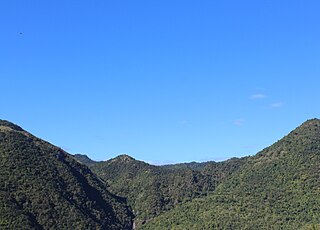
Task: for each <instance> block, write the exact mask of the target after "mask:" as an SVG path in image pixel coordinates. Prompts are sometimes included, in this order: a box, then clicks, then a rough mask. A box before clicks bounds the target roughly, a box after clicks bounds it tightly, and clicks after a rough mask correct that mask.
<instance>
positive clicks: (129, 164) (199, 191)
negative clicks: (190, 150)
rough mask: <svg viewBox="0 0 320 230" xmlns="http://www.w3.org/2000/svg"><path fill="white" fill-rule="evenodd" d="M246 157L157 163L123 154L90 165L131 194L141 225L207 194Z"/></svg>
mask: <svg viewBox="0 0 320 230" xmlns="http://www.w3.org/2000/svg"><path fill="white" fill-rule="evenodd" d="M74 157H75V158H76V159H77V160H79V161H82V160H83V159H86V158H84V157H83V156H81V157H79V155H75V156H74ZM245 161H246V158H242V159H238V158H234V159H231V160H229V161H226V162H218V163H217V162H206V163H187V164H177V165H165V166H154V165H150V164H147V163H145V162H143V161H138V160H135V159H134V158H132V157H130V156H128V155H120V156H118V157H116V158H113V159H111V160H108V161H101V162H96V163H94V164H91V165H88V166H89V167H90V168H91V169H92V171H93V172H95V173H96V174H97V175H99V176H100V177H101V178H102V179H103V180H104V181H106V183H107V184H108V185H109V186H110V187H109V189H110V191H112V192H113V193H115V194H117V195H119V196H123V197H127V198H128V203H129V204H130V205H131V206H132V208H133V210H134V213H135V216H136V219H135V223H136V226H140V225H141V224H144V223H145V222H147V221H149V220H150V219H152V218H154V217H156V216H158V215H160V214H161V213H163V212H166V211H168V210H170V209H172V208H174V207H175V206H176V205H177V204H180V203H185V202H187V201H190V200H192V199H194V198H197V197H203V196H206V195H207V194H208V193H210V192H212V191H214V190H215V188H216V186H217V185H218V184H219V183H220V182H221V181H223V180H224V179H226V178H228V177H229V176H230V175H231V174H232V173H233V172H235V171H236V170H237V169H238V168H239V167H240V166H241V165H242V164H243V163H244V162H245ZM86 162H87V160H85V161H83V163H85V164H86Z"/></svg>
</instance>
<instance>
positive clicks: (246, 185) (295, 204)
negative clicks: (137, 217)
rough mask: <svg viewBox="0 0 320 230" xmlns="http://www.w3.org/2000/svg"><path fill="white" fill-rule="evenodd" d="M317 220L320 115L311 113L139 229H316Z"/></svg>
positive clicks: (319, 211)
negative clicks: (212, 186)
mask: <svg viewBox="0 0 320 230" xmlns="http://www.w3.org/2000/svg"><path fill="white" fill-rule="evenodd" d="M319 223H320V121H319V120H317V119H313V120H309V121H307V122H305V123H304V124H302V125H301V126H300V127H298V128H297V129H295V130H294V131H292V132H291V133H290V134H289V135H287V136H286V137H284V138H283V139H281V140H280V141H278V142H277V143H275V144H273V145H272V146H270V147H269V148H266V149H264V150H263V151H261V152H259V153H258V154H257V155H256V156H254V157H251V158H248V160H247V162H246V163H245V164H244V165H243V166H242V167H241V168H240V169H239V170H238V171H236V172H235V173H234V174H232V175H231V177H230V178H229V179H228V180H224V181H223V182H222V183H221V184H220V185H219V186H218V187H217V189H216V190H215V191H214V193H212V194H211V195H209V196H208V197H206V198H202V199H195V200H193V201H191V202H188V203H185V204H182V205H179V206H178V207H176V208H175V209H173V210H171V211H169V212H166V213H164V214H162V215H160V216H159V217H156V218H155V219H153V220H151V221H150V222H148V223H147V224H146V225H144V226H142V227H141V229H152V230H154V229H316V228H319V227H320V226H319V225H318V224H319Z"/></svg>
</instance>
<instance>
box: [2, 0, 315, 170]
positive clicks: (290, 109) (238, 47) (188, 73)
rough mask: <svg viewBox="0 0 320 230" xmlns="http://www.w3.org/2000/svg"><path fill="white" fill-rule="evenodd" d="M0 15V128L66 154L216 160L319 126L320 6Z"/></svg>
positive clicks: (99, 7) (113, 5)
mask: <svg viewBox="0 0 320 230" xmlns="http://www.w3.org/2000/svg"><path fill="white" fill-rule="evenodd" d="M0 6H1V7H0V28H1V36H0V50H1V55H0V76H1V77H0V80H1V83H2V86H3V87H2V91H1V92H2V97H1V99H0V100H1V105H2V107H1V110H0V119H6V120H9V121H11V122H14V123H16V124H18V125H20V126H21V127H22V128H24V129H26V130H27V131H29V132H31V133H33V134H34V135H36V136H38V137H40V138H42V139H44V140H47V141H49V142H51V143H53V144H54V145H57V146H59V147H61V148H63V149H65V150H66V151H67V152H70V153H72V154H75V153H80V154H86V155H88V156H89V157H90V158H92V159H94V160H107V159H110V158H112V157H115V156H117V155H119V154H123V153H125V154H128V155H130V156H132V157H134V158H136V159H139V160H144V161H147V162H150V163H154V164H163V163H178V162H190V161H207V160H215V161H220V160H225V159H227V158H230V157H241V156H247V155H254V154H256V153H257V152H258V151H260V150H262V149H263V148H265V147H268V146H269V145H270V144H272V143H274V142H275V141H277V140H279V139H280V138H282V137H283V136H284V135H286V134H288V133H289V132H290V131H291V130H293V129H294V128H296V127H297V126H299V125H300V124H301V123H303V122H304V121H306V120H307V119H312V118H317V117H318V118H319V109H318V108H317V103H318V98H320V92H319V89H318V85H319V84H320V78H319V76H320V75H319V74H320V66H319V61H320V46H319V41H320V32H319V29H317V27H318V24H319V22H320V15H319V14H318V9H319V7H320V2H318V1H308V2H302V1H259V2H256V1H244V2H237V1H228V2H222V1H216V2H212V1H202V2H200V3H192V2H189V1H187V2H186V1H174V2H172V1H171V2H170V1H162V2H158V3H155V2H148V1H139V2H129V1H123V2H104V1H100V0H97V1H92V2H88V1H68V2H64V1H61V0H57V1H55V2H43V1H33V2H32V3H27V2H24V1H15V0H14V1H10V2H7V1H5V2H2V3H0Z"/></svg>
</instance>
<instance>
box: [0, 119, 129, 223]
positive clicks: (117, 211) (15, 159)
mask: <svg viewBox="0 0 320 230" xmlns="http://www.w3.org/2000/svg"><path fill="white" fill-rule="evenodd" d="M0 166H1V170H0V229H132V224H133V223H132V220H133V214H132V211H131V209H130V208H129V207H128V205H127V203H126V199H125V198H122V197H119V196H116V195H114V194H112V193H111V192H109V191H108V189H107V185H106V184H105V183H104V182H103V181H102V180H101V179H99V178H98V177H97V176H96V175H95V174H93V173H92V172H91V170H90V169H89V168H88V167H86V166H84V165H83V164H80V163H78V162H77V161H76V160H74V159H73V157H71V156H70V155H69V154H68V153H66V152H64V151H63V150H62V149H60V148H58V147H55V146H53V145H51V144H49V143H48V142H45V141H43V140H41V139H39V138H37V137H35V136H33V135H31V134H30V133H28V132H26V131H24V130H23V129H22V128H21V127H19V126H17V125H15V124H12V123H10V122H8V121H4V120H0Z"/></svg>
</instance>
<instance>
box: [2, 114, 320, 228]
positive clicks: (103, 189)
mask: <svg viewBox="0 0 320 230" xmlns="http://www.w3.org/2000/svg"><path fill="white" fill-rule="evenodd" d="M0 165H1V171H0V228H1V229H132V228H133V226H134V227H135V229H150V230H151V229H152V230H153V229H161V230H162V229H181V230H182V229H183V230H184V229H319V227H320V225H319V223H320V208H319V207H320V120H318V119H313V120H309V121H307V122H305V123H303V124H302V125H301V126H300V127H298V128H297V129H295V130H293V131H292V132H291V133H290V134H288V135H287V136H286V137H284V138H283V139H281V140H279V141H278V142H276V143H275V144H273V145H272V146H270V147H268V148H266V149H264V150H262V151H261V152H259V153H257V154H256V155H255V156H251V157H244V158H240V159H239V158H232V159H230V160H227V161H224V162H204V163H196V162H191V163H182V164H175V165H163V166H154V165H150V164H147V163H145V162H143V161H139V160H136V159H134V158H132V157H130V156H128V155H120V156H118V157H116V158H113V159H110V160H108V161H100V162H97V161H93V160H91V159H90V158H88V157H87V156H86V155H80V154H76V155H73V156H72V155H69V154H68V153H66V152H64V151H63V150H61V149H60V148H57V147H55V146H53V145H51V144H49V143H47V142H45V141H43V140H41V139H39V138H36V137H34V136H33V135H31V134H30V133H28V132H26V131H24V130H23V129H22V128H20V127H19V126H17V125H14V124H12V123H10V122H7V121H3V120H0Z"/></svg>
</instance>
